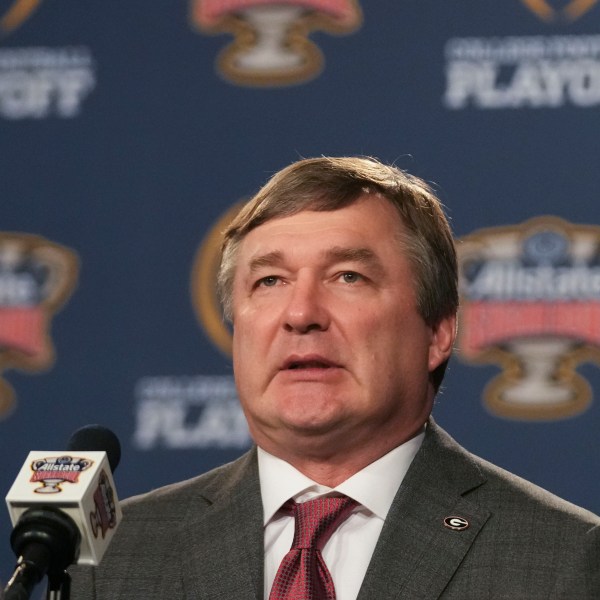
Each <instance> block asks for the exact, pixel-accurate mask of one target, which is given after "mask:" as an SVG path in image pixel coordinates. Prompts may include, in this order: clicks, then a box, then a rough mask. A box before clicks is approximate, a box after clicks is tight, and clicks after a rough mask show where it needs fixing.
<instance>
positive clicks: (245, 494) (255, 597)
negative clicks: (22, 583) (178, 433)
mask: <svg viewBox="0 0 600 600" xmlns="http://www.w3.org/2000/svg"><path fill="white" fill-rule="evenodd" d="M221 472H222V474H221V475H220V476H217V477H215V478H214V480H213V482H212V485H210V486H208V487H204V488H203V489H202V492H201V494H200V495H199V496H198V502H204V503H207V502H208V503H209V504H210V506H209V507H208V508H205V509H204V510H201V511H200V510H197V508H198V507H194V506H190V508H189V514H188V516H187V518H186V519H185V521H186V523H187V525H186V527H187V528H188V532H187V535H188V539H189V540H190V544H191V547H190V549H189V552H188V553H186V554H187V556H186V557H184V558H183V560H184V562H185V563H186V564H184V587H185V590H186V596H187V597H189V598H195V599H197V598H206V599H210V600H221V599H222V600H225V599H227V600H231V599H232V598H236V600H259V599H261V598H262V596H263V585H264V584H263V554H264V552H263V543H264V542H263V523H262V515H263V509H262V500H261V496H260V486H259V479H258V467H257V461H256V450H255V449H254V450H252V451H251V452H249V453H248V454H246V455H245V456H244V457H242V458H241V459H240V460H239V461H236V463H234V465H233V467H232V466H229V467H225V468H224V469H222V471H221ZM195 508H196V510H195Z"/></svg>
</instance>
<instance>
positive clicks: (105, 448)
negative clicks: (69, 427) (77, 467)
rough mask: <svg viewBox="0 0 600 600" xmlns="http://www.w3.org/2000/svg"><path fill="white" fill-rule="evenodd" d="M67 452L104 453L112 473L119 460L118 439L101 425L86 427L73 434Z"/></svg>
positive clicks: (119, 447)
mask: <svg viewBox="0 0 600 600" xmlns="http://www.w3.org/2000/svg"><path fill="white" fill-rule="evenodd" d="M67 450H70V451H80V452H106V456H107V458H108V464H109V465H110V470H111V471H112V472H113V473H114V472H115V469H116V468H117V467H118V466H119V461H120V460H121V444H120V442H119V438H118V437H117V436H116V435H115V434H114V433H113V432H112V431H111V430H110V429H107V428H106V427H103V426H102V425H86V426H85V427H81V428H80V429H78V430H77V431H75V432H74V433H73V435H72V436H71V437H70V439H69V443H68V444H67Z"/></svg>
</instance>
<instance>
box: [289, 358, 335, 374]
mask: <svg viewBox="0 0 600 600" xmlns="http://www.w3.org/2000/svg"><path fill="white" fill-rule="evenodd" d="M337 366H339V365H336V364H335V363H333V362H332V361H330V360H328V359H326V358H323V357H321V356H318V357H306V358H296V357H293V358H290V359H289V360H287V361H286V362H285V363H284V365H283V367H282V370H283V371H288V370H301V369H331V368H334V367H337Z"/></svg>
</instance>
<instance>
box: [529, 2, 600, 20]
mask: <svg viewBox="0 0 600 600" xmlns="http://www.w3.org/2000/svg"><path fill="white" fill-rule="evenodd" d="M521 2H523V4H525V5H526V6H527V7H528V8H529V9H530V10H531V11H532V12H534V13H535V14H536V15H537V16H538V17H539V18H540V19H543V20H544V21H558V20H567V21H575V20H576V19H579V17H581V16H583V15H584V14H585V13H587V12H588V11H589V10H590V9H591V8H593V7H594V6H595V5H596V4H597V3H598V0H569V1H567V2H565V1H564V0H562V1H557V0H521Z"/></svg>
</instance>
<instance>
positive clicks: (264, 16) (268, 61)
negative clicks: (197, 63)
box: [191, 0, 362, 86]
mask: <svg viewBox="0 0 600 600" xmlns="http://www.w3.org/2000/svg"><path fill="white" fill-rule="evenodd" d="M191 2H192V5H191V7H192V8H191V20H192V23H194V24H195V25H196V26H197V27H199V28H200V29H201V30H202V31H205V32H207V33H222V32H229V33H232V34H233V35H234V37H235V39H234V41H233V43H232V44H230V45H229V46H227V47H226V48H225V49H224V50H223V51H222V52H221V54H220V55H219V57H218V59H217V67H218V70H219V71H220V72H221V73H222V74H223V75H224V77H225V78H227V79H229V80H230V81H232V82H234V83H237V84H241V85H255V86H277V85H287V84H292V83H300V82H303V81H307V80H308V79H311V78H313V77H315V76H316V75H317V74H318V73H319V72H320V70H321V68H322V65H323V57H322V54H321V51H320V50H319V48H318V47H317V46H316V45H315V44H314V43H313V42H311V41H310V40H309V39H308V35H309V34H310V32H311V31H313V30H315V29H322V30H325V31H328V32H331V33H340V34H341V33H350V32H352V31H354V30H355V29H357V28H358V27H359V25H360V24H361V22H362V13H361V11H360V8H359V6H358V3H357V0H191Z"/></svg>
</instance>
